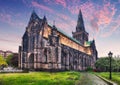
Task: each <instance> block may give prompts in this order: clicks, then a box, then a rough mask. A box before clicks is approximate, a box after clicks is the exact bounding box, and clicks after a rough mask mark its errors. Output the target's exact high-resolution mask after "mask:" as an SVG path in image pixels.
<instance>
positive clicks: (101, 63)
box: [95, 57, 116, 71]
mask: <svg viewBox="0 0 120 85" xmlns="http://www.w3.org/2000/svg"><path fill="white" fill-rule="evenodd" d="M95 67H96V69H98V70H100V71H109V67H110V59H109V57H102V58H99V59H98V60H97V61H96V63H95ZM115 68H116V61H115V60H114V59H113V58H112V70H114V69H115Z"/></svg>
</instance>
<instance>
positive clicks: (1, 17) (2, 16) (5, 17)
mask: <svg viewBox="0 0 120 85" xmlns="http://www.w3.org/2000/svg"><path fill="white" fill-rule="evenodd" d="M15 16H18V15H15ZM12 17H13V16H12V15H11V14H8V13H0V21H1V22H4V23H7V24H9V25H11V26H15V27H18V26H22V27H25V24H24V23H23V22H16V21H13V18H12Z"/></svg>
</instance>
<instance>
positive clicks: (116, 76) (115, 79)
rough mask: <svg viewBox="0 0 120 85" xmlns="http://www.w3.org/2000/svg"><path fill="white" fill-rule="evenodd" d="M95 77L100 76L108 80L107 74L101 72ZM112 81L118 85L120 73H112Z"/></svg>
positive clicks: (119, 83)
mask: <svg viewBox="0 0 120 85" xmlns="http://www.w3.org/2000/svg"><path fill="white" fill-rule="evenodd" d="M97 75H99V76H102V77H104V78H106V79H109V72H101V73H97ZM112 81H114V82H116V83H117V84H118V85H120V72H119V73H118V72H112Z"/></svg>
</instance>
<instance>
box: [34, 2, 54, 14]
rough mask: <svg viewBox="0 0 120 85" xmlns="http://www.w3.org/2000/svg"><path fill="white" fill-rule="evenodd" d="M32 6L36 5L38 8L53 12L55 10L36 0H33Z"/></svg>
mask: <svg viewBox="0 0 120 85" xmlns="http://www.w3.org/2000/svg"><path fill="white" fill-rule="evenodd" d="M32 6H34V7H37V8H40V9H43V10H46V11H49V12H51V13H53V12H54V11H53V10H52V9H50V8H49V7H47V6H44V5H42V4H40V3H38V2H35V1H32Z"/></svg>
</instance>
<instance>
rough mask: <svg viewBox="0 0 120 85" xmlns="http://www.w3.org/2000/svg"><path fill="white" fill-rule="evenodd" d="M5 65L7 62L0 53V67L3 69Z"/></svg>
mask: <svg viewBox="0 0 120 85" xmlns="http://www.w3.org/2000/svg"><path fill="white" fill-rule="evenodd" d="M6 66H7V63H6V61H5V59H4V58H3V56H1V55H0V69H3V68H4V67H6Z"/></svg>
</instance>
